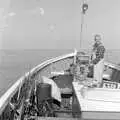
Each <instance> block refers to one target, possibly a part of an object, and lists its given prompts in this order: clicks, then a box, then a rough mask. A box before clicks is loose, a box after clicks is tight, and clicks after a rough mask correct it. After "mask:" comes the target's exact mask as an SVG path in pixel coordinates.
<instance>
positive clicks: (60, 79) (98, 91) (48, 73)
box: [0, 52, 120, 120]
mask: <svg viewBox="0 0 120 120" xmlns="http://www.w3.org/2000/svg"><path fill="white" fill-rule="evenodd" d="M86 56H87V57H88V55H85V56H82V57H83V58H84V57H86ZM75 57H76V52H73V53H70V54H67V55H63V56H59V57H56V58H53V59H50V60H47V61H45V62H43V63H41V64H39V65H38V66H36V67H35V68H33V69H32V70H31V71H29V72H28V73H26V74H25V75H24V76H22V77H21V78H20V79H19V80H17V81H16V82H15V83H14V84H13V86H12V87H11V88H10V89H8V91H7V92H6V93H5V94H4V95H3V96H2V97H1V98H0V119H1V120H7V119H9V118H10V120H16V119H20V120H25V119H47V118H49V119H50V118H51V119H53V118H55V119H57V118H59V119H60V118H61V119H67V118H69V119H72V118H74V119H78V118H80V117H81V114H82V117H83V118H85V116H86V115H84V114H85V112H87V111H89V112H91V111H92V112H91V113H92V116H90V114H87V117H88V118H89V119H90V118H92V119H93V118H94V117H93V116H98V113H99V112H100V113H101V112H103V113H104V114H105V111H106V112H107V113H108V112H111V113H110V114H111V115H112V113H113V112H115V114H117V113H116V112H118V113H119V111H120V107H119V104H120V102H119V100H120V97H119V94H120V83H119V82H118V81H113V79H112V78H114V75H115V74H116V76H118V78H120V77H119V72H120V67H119V66H117V65H114V64H111V63H108V62H105V67H107V70H109V69H112V70H113V71H112V72H111V73H110V75H111V79H107V78H108V77H105V76H106V74H105V73H104V75H103V84H102V86H101V87H99V88H97V87H88V89H85V90H84V91H85V92H84V94H85V95H86V96H85V95H83V93H82V94H80V93H76V92H73V91H77V92H80V91H82V90H81V88H82V86H83V85H82V84H79V83H78V82H74V81H73V79H74V76H72V75H71V73H70V71H69V70H70V67H71V64H74V60H75ZM83 61H84V60H83ZM61 71H62V72H61ZM105 72H106V70H105ZM56 73H57V74H56ZM41 76H45V77H47V78H48V79H52V80H53V81H54V82H55V83H56V84H57V85H58V87H59V88H61V91H64V89H65V88H69V89H68V90H67V92H63V93H62V92H61V96H62V100H63V101H62V102H63V103H62V104H63V105H62V107H61V106H60V105H59V104H58V103H59V102H58V103H57V102H53V103H54V104H55V105H57V107H55V108H54V109H53V108H51V109H52V110H49V108H48V111H47V110H46V112H45V113H44V114H43V115H40V116H38V113H37V112H38V111H36V109H37V105H38V104H37V103H35V100H34V99H35V98H34V97H36V96H37V97H40V96H43V93H42V94H41V93H39V92H40V91H39V92H38V93H37V94H41V95H40V96H38V95H37V94H34V91H36V90H35V88H36V87H34V86H35V81H37V82H38V83H41V79H42V77H41ZM118 78H116V79H118ZM116 79H114V80H116ZM63 83H64V84H63ZM76 86H79V87H76ZM39 87H40V86H39ZM73 87H74V89H73ZM45 88H47V87H45ZM77 88H79V90H77ZM40 89H41V88H40ZM71 89H72V91H70V90H71ZM44 90H47V89H44ZM87 91H88V92H87ZM44 92H45V91H44ZM47 92H48V91H47ZM47 92H46V93H47ZM86 93H87V94H86ZM104 93H105V94H104ZM73 94H75V96H76V95H79V96H78V98H79V100H80V103H77V102H74V101H75V100H73V99H71V98H73V96H74V95H73ZM34 95H36V96H34ZM82 95H83V96H84V97H82ZM99 95H100V96H99ZM103 95H104V96H103ZM48 96H50V95H48ZM33 98H34V99H33ZM43 98H44V97H43ZM87 99H88V101H89V102H87ZM109 99H110V100H109ZM27 100H28V101H27ZM32 100H33V101H32ZM71 100H72V102H71ZM81 101H82V102H81ZM53 103H52V104H53ZM68 103H69V104H68ZM74 103H75V104H77V106H80V107H81V108H80V109H79V110H80V112H79V113H80V115H78V111H77V112H76V111H74V108H75V110H76V109H77V108H76V107H75V106H76V105H74ZM79 104H80V105H79ZM32 105H33V106H32ZM85 105H86V106H87V107H86V106H85ZM95 105H97V107H96V106H95ZM105 105H107V106H106V107H105ZM103 106H104V107H103ZM27 107H28V108H29V107H31V108H32V109H30V108H29V109H27ZM26 109H27V110H26ZM25 111H26V112H25ZM50 111H52V113H51V112H50ZM82 111H83V113H82ZM93 111H96V115H94V112H93ZM31 112H32V113H31ZM48 113H49V114H48ZM53 113H54V114H53ZM31 114H32V115H31ZM112 116H113V115H112ZM44 117H45V118H44ZM115 117H116V116H115ZM117 117H118V116H117ZM88 118H87V119H88ZM112 118H113V117H112Z"/></svg>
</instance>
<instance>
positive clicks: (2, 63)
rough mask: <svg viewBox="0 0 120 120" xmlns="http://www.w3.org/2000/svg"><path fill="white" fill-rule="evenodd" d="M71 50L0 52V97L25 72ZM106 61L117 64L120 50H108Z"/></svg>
mask: <svg viewBox="0 0 120 120" xmlns="http://www.w3.org/2000/svg"><path fill="white" fill-rule="evenodd" d="M71 52H73V50H63V49H62V50H61V49H59V50H58V49H57V50H56V49H52V50H51V49H37V50H36V49H24V50H8V49H7V50H3V49H2V50H0V97H1V96H2V95H3V94H4V93H5V92H6V91H7V90H8V89H9V88H10V87H11V86H12V85H13V84H14V83H15V82H16V81H17V80H18V79H19V78H20V77H21V76H23V75H24V74H25V73H26V72H28V71H30V70H31V69H32V68H33V67H35V66H37V65H38V64H40V63H42V62H43V61H45V60H48V59H50V58H53V57H57V56H60V55H64V54H67V53H71ZM105 59H106V61H109V62H112V63H115V64H119V63H120V50H118V49H117V50H115V49H114V50H113V49H109V50H107V51H106V54H105Z"/></svg>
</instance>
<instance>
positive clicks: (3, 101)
mask: <svg viewBox="0 0 120 120" xmlns="http://www.w3.org/2000/svg"><path fill="white" fill-rule="evenodd" d="M74 55H75V53H70V54H66V55H62V56H59V57H56V58H52V59H49V60H46V61H45V62H43V63H41V64H39V65H38V66H36V67H34V68H33V69H32V70H30V72H27V73H26V74H25V75H24V76H22V77H21V78H20V79H18V80H17V81H16V82H15V83H14V84H13V85H12V86H11V87H10V88H9V89H8V90H7V92H6V93H5V94H3V96H2V97H1V98H0V115H1V114H2V112H3V110H4V109H5V107H6V106H7V104H8V103H9V102H10V100H11V98H12V97H13V95H14V94H15V93H16V92H17V90H18V89H19V87H20V85H21V86H22V85H23V83H24V80H25V78H26V77H29V75H33V74H37V73H38V72H39V71H40V70H41V69H43V68H44V67H46V66H47V65H49V64H51V63H54V62H56V61H60V60H62V59H66V58H70V57H73V56H74Z"/></svg>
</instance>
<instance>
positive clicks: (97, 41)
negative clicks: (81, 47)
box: [94, 34, 101, 43]
mask: <svg viewBox="0 0 120 120" xmlns="http://www.w3.org/2000/svg"><path fill="white" fill-rule="evenodd" d="M94 40H95V42H96V43H101V36H100V35H98V34H96V35H95V36H94Z"/></svg>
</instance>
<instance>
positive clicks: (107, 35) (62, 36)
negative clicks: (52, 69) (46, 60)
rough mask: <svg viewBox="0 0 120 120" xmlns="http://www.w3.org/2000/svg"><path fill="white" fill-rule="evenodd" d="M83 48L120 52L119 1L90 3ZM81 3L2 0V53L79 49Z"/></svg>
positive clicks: (85, 21) (70, 1)
mask: <svg viewBox="0 0 120 120" xmlns="http://www.w3.org/2000/svg"><path fill="white" fill-rule="evenodd" d="M87 3H88V5H89V8H88V10H87V12H86V15H85V16H84V25H83V34H82V42H81V47H82V48H86V49H90V48H91V46H92V44H93V42H94V40H93V37H94V34H101V36H102V42H103V44H104V46H105V47H106V49H119V48H120V47H119V43H120V27H119V26H120V7H119V6H120V0H87ZM80 26H81V0H1V1H0V49H74V48H77V49H79V48H80Z"/></svg>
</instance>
